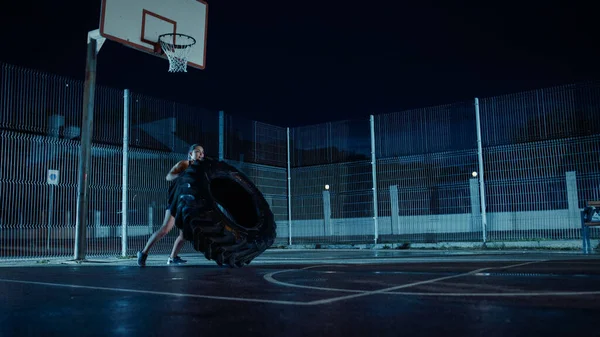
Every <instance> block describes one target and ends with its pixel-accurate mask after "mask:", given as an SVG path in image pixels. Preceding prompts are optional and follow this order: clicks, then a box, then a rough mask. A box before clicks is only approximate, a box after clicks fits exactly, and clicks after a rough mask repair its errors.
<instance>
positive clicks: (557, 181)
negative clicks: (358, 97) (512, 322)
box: [0, 65, 600, 259]
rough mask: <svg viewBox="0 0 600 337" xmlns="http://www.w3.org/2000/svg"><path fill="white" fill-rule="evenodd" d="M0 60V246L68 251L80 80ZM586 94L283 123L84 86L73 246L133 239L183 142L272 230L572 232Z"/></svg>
mask: <svg viewBox="0 0 600 337" xmlns="http://www.w3.org/2000/svg"><path fill="white" fill-rule="evenodd" d="M1 76H2V78H1V81H0V94H1V96H0V112H1V114H0V149H1V150H2V161H1V162H0V195H2V199H1V200H0V258H2V259H8V258H10V259H13V258H42V257H50V256H65V257H66V256H72V254H73V249H74V238H75V219H76V194H77V173H78V172H77V170H78V166H77V163H78V160H79V147H80V143H79V134H80V124H81V119H80V115H81V109H82V101H83V82H82V81H76V80H72V79H67V78H63V77H60V76H56V75H51V74H44V73H40V72H37V71H32V70H28V69H22V68H19V67H15V66H12V65H3V66H2V68H1ZM125 106H127V107H128V108H129V109H128V111H129V113H128V118H123V116H124V111H125ZM599 110H600V85H599V84H598V83H586V84H580V85H568V86H562V87H556V88H549V89H540V90H535V91H531V92H526V93H518V94H513V95H505V96H500V97H493V98H482V99H480V100H478V104H476V100H474V101H473V102H460V103H456V104H449V105H445V106H439V107H431V108H423V109H415V110H410V111H402V112H397V113H388V114H381V115H373V116H371V117H370V118H364V119H357V120H348V121H337V122H329V123H324V124H320V125H315V126H305V127H298V128H287V129H286V128H283V127H279V126H273V125H268V124H265V123H261V122H258V121H252V120H248V119H244V118H242V117H239V116H233V115H229V114H225V113H224V112H214V111H208V110H205V109H202V108H197V107H193V106H189V105H184V104H180V103H177V102H172V101H166V100H161V99H156V98H152V97H147V96H144V95H140V94H137V93H130V94H129V95H125V91H122V90H117V89H113V88H105V87H101V86H98V87H97V95H96V102H95V122H94V133H93V138H92V141H93V144H92V166H91V170H90V202H89V217H88V225H87V231H86V232H87V254H88V255H91V256H102V255H111V256H118V255H123V254H125V255H133V254H135V252H136V251H137V250H139V249H141V248H142V247H143V245H144V244H145V242H146V240H147V239H148V238H149V236H150V235H151V234H152V233H153V232H154V231H155V230H157V229H158V228H159V227H160V225H161V223H162V221H163V218H164V212H165V203H166V190H167V183H166V181H165V180H164V176H165V174H166V172H167V171H168V170H169V168H170V167H171V166H172V165H173V164H174V163H175V162H177V161H178V160H180V159H182V158H185V155H186V151H187V147H188V146H189V145H190V144H193V143H199V144H202V145H203V146H204V148H205V150H206V153H207V155H208V156H212V157H215V158H217V157H218V158H219V159H222V160H225V161H227V162H228V163H230V164H232V165H234V166H236V167H238V168H239V169H241V170H242V171H243V172H244V173H245V174H247V175H248V176H249V177H250V179H252V180H253V181H254V183H255V184H256V185H257V186H258V187H259V188H260V190H261V191H262V192H263V194H264V195H265V198H266V199H267V201H268V202H269V204H270V205H271V207H272V210H273V212H274V214H275V220H276V221H277V224H278V229H277V233H278V238H277V241H276V245H277V246H280V245H290V244H292V245H293V244H316V243H330V244H336V243H393V242H396V243H398V242H411V243H415V242H424V243H428V242H448V241H458V242H490V241H502V242H505V241H522V240H571V239H579V238H580V230H579V227H580V222H579V219H580V218H579V210H580V209H581V208H582V207H583V203H584V202H585V201H586V200H590V199H598V198H600V164H599V160H600V159H599V158H600V157H599V155H598V154H599V153H600V123H598V119H597V116H599V115H600V111H599ZM123 130H128V142H127V143H128V146H127V147H126V148H124V146H123V135H124V131H123ZM124 164H127V165H124ZM124 173H125V175H124ZM124 198H125V199H124ZM124 201H126V208H125V209H126V214H123V207H122V205H123V202H124ZM124 228H125V229H126V230H125V231H124V230H123V229H124ZM123 233H126V237H125V240H123V238H122V236H123ZM176 235H177V233H175V231H173V232H172V233H170V234H169V235H168V236H167V237H165V238H164V239H162V240H161V241H160V242H159V243H157V245H155V246H154V247H153V249H152V251H153V252H155V253H156V252H162V253H166V252H169V251H170V250H171V247H172V244H173V240H174V239H175V237H176ZM593 235H595V237H597V236H598V234H597V232H594V234H593ZM184 251H188V252H191V251H192V248H191V245H186V246H185V247H184Z"/></svg>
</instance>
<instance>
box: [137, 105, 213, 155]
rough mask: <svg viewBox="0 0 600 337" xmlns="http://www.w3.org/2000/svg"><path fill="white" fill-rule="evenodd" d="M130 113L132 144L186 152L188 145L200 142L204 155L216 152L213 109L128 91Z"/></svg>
mask: <svg viewBox="0 0 600 337" xmlns="http://www.w3.org/2000/svg"><path fill="white" fill-rule="evenodd" d="M130 115H131V118H130V142H129V144H130V145H132V146H135V147H138V148H144V149H150V150H158V151H173V152H182V153H187V151H188V147H189V146H190V145H192V144H200V145H202V146H203V147H204V150H205V152H206V155H207V156H212V157H217V155H218V151H219V117H218V113H217V112H211V111H207V110H204V109H201V108H196V107H190V106H187V105H184V104H179V103H175V102H172V101H167V100H162V99H156V98H152V97H148V96H144V95H140V94H136V93H132V95H131V113H130Z"/></svg>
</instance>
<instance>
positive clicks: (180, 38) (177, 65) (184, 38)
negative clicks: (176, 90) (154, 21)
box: [158, 33, 196, 73]
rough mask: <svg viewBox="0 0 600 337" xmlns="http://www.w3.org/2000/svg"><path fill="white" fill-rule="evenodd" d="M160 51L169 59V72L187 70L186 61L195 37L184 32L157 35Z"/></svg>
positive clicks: (194, 42)
mask: <svg viewBox="0 0 600 337" xmlns="http://www.w3.org/2000/svg"><path fill="white" fill-rule="evenodd" d="M158 42H159V43H160V47H161V49H162V51H163V52H164V53H165V54H166V55H167V58H168V59H169V72H171V73H177V72H187V63H188V57H189V55H190V51H191V50H192V48H191V47H192V46H193V45H195V44H196V39H194V38H193V37H191V36H189V35H185V34H172V33H171V34H163V35H161V36H159V37H158Z"/></svg>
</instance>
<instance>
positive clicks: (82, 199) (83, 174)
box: [74, 39, 97, 260]
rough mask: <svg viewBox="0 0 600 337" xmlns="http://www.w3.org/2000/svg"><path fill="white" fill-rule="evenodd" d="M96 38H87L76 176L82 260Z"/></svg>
mask: <svg viewBox="0 0 600 337" xmlns="http://www.w3.org/2000/svg"><path fill="white" fill-rule="evenodd" d="M96 45H97V41H96V39H88V45H87V61H86V69H85V88H84V92H83V112H82V118H81V148H80V151H79V167H78V177H77V220H76V224H75V254H74V255H75V260H84V259H85V253H86V227H87V216H88V198H89V193H88V192H89V191H88V186H89V180H88V178H89V175H88V172H89V167H90V161H91V160H90V159H91V156H90V151H91V143H92V133H93V126H94V91H95V89H96V88H95V87H96V56H97V54H96V53H97V52H96Z"/></svg>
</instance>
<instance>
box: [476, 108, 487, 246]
mask: <svg viewBox="0 0 600 337" xmlns="http://www.w3.org/2000/svg"><path fill="white" fill-rule="evenodd" d="M475 118H476V123H477V157H478V160H479V197H480V198H481V232H482V235H483V244H484V245H485V243H486V242H487V232H486V231H487V216H486V210H485V208H486V206H485V181H484V179H483V172H484V169H483V146H482V142H481V119H480V117H479V98H477V97H475Z"/></svg>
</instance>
